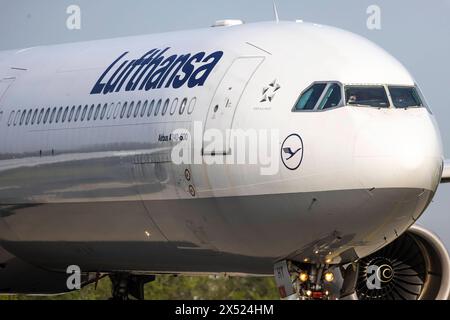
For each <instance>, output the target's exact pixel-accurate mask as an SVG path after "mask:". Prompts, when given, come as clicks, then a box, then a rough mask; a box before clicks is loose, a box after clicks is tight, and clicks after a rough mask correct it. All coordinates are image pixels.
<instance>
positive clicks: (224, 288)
mask: <svg viewBox="0 0 450 320" xmlns="http://www.w3.org/2000/svg"><path fill="white" fill-rule="evenodd" d="M110 296H111V281H110V280H109V278H103V279H101V280H100V281H99V283H98V285H97V288H95V285H94V284H90V285H88V286H86V287H84V288H83V289H81V290H80V291H76V292H71V293H68V294H63V295H54V296H25V295H10V296H0V300H30V299H35V300H107V299H108V298H110ZM145 298H146V299H148V300H177V299H188V300H194V299H195V300H209V299H218V300H222V299H231V300H253V299H263V300H264V299H279V295H278V291H277V289H276V286H275V281H274V280H273V278H272V277H264V278H260V277H258V278H256V277H212V276H210V277H208V276H196V277H188V276H177V277H176V276H170V275H161V276H157V277H156V280H155V281H153V282H150V283H148V284H147V285H146V286H145Z"/></svg>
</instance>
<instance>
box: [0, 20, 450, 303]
mask: <svg viewBox="0 0 450 320" xmlns="http://www.w3.org/2000/svg"><path fill="white" fill-rule="evenodd" d="M0 79H1V82H0V136H1V137H2V138H1V139H0V293H2V294H31V295H33V294H59V293H65V292H69V291H71V290H73V288H70V287H69V285H68V277H69V276H71V275H72V274H70V273H69V272H68V270H69V269H70V270H76V269H73V267H74V266H75V267H77V268H79V269H78V270H79V271H78V275H79V277H80V281H81V287H82V286H84V285H87V284H89V283H92V282H93V281H97V280H98V279H99V278H100V277H103V276H109V277H110V279H111V281H112V288H113V289H112V298H114V299H120V300H125V299H128V298H131V297H134V298H138V299H142V298H144V296H143V286H144V284H146V283H148V282H150V281H152V280H154V278H155V276H158V275H161V274H175V275H210V274H213V275H214V274H226V275H231V276H274V277H275V280H276V283H277V287H278V290H279V293H280V297H281V298H283V299H299V300H310V299H360V300H365V299H369V300H382V299H388V300H391V299H392V300H398V299H407V300H422V299H448V298H449V295H450V286H449V283H450V281H449V272H450V264H449V262H450V259H449V255H448V252H447V249H446V248H445V245H444V244H443V243H442V241H441V240H440V239H439V237H438V236H437V235H435V234H434V233H433V230H428V229H425V228H424V227H422V226H419V225H417V224H416V221H417V220H418V219H419V217H420V216H421V215H422V213H423V212H424V211H425V210H426V209H427V207H428V205H429V204H430V202H431V200H432V199H433V196H434V194H435V192H436V190H437V188H438V186H439V184H440V183H444V182H449V181H450V163H449V162H448V161H445V159H444V155H443V150H442V144H441V138H440V134H439V129H438V126H437V123H436V120H435V117H434V116H433V113H432V111H431V109H430V107H429V106H428V105H427V102H426V101H425V98H424V96H423V95H422V93H421V91H420V89H419V87H418V85H417V84H416V81H415V80H414V79H413V77H412V76H411V75H410V73H409V72H408V71H407V70H406V69H405V67H403V66H402V64H401V63H400V62H398V61H397V60H396V59H395V58H394V57H392V56H391V55H390V54H388V53H387V52H386V51H385V50H383V49H382V48H380V47H379V46H377V45H375V44H374V43H372V42H370V41H369V40H367V39H365V38H363V37H361V36H358V35H355V34H353V33H350V32H347V31H344V30H341V29H338V28H334V27H329V26H324V25H318V24H314V23H307V22H301V21H296V22H289V21H273V22H258V23H248V24H247V23H243V22H242V21H240V20H221V21H218V22H216V23H215V24H214V25H213V26H212V27H208V28H202V29H198V30H188V31H177V32H169V33H161V34H154V35H142V36H132V37H126V38H116V39H107V40H96V41H88V42H79V43H69V44H60V45H49V46H40V47H32V48H26V49H21V50H9V51H3V52H1V53H0ZM263 133H267V135H266V136H264V134H263ZM269 133H270V134H272V136H270V137H269V138H267V139H266V140H264V137H267V136H268V135H269ZM252 134H254V135H253V136H252ZM219 136H220V137H221V138H222V139H221V140H220V139H219V138H218V137H219ZM242 137H244V138H249V137H250V138H251V137H253V138H255V137H256V138H255V139H258V141H263V143H262V144H261V146H262V147H261V148H257V149H255V150H256V151H255V150H254V149H251V150H253V151H255V153H256V154H257V155H258V156H261V154H263V155H264V154H266V155H268V157H267V159H268V161H262V160H264V158H263V157H259V158H258V159H257V160H258V161H254V162H251V161H250V160H249V159H248V158H250V156H248V157H245V161H242V162H238V161H233V159H235V158H236V157H239V156H240V153H242V152H244V153H245V152H246V151H248V149H245V148H244V150H243V151H242V150H241V149H239V148H238V146H240V145H242V144H239V143H237V142H235V139H236V138H242ZM273 137H275V138H273ZM255 139H247V140H251V141H253V140H255ZM243 140H246V139H243ZM181 146H182V147H183V148H184V149H183V148H181ZM244 146H247V147H248V145H245V144H244ZM248 148H249V149H250V147H248ZM180 149H181V150H182V152H181V153H180V152H179V151H180ZM261 149H262V150H266V151H271V150H272V151H273V152H263V151H261ZM253 151H252V152H250V154H253ZM186 155H188V156H189V157H185V156H186ZM179 158H182V159H181V160H183V161H180V159H179ZM185 158H186V159H187V160H186V159H185ZM192 158H193V159H194V160H192ZM267 159H265V160H267ZM185 160H186V161H185Z"/></svg>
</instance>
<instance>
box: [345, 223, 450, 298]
mask: <svg viewBox="0 0 450 320" xmlns="http://www.w3.org/2000/svg"><path fill="white" fill-rule="evenodd" d="M350 268H351V269H352V271H350V272H347V271H349V270H350ZM345 273H346V274H347V275H349V276H350V277H349V279H353V280H351V281H352V282H353V283H352V285H351V286H352V287H353V290H352V291H353V294H352V296H353V299H359V300H446V299H449V295H450V259H449V255H448V252H447V250H446V248H445V247H444V245H443V243H442V242H441V240H440V239H439V238H438V237H437V236H436V235H435V234H433V233H432V232H430V231H428V230H427V229H425V228H423V227H419V226H412V227H411V228H410V229H409V230H408V231H406V232H405V233H404V234H403V235H401V236H400V237H399V238H398V239H397V240H395V241H394V242H392V243H390V244H389V245H387V246H385V247H384V248H382V249H380V250H379V251H377V252H374V253H373V254H371V255H369V256H367V257H365V258H363V259H361V260H359V262H358V263H357V264H356V265H352V266H349V267H348V268H347V270H346V272H345ZM349 273H350V274H349ZM345 282H347V281H344V287H347V288H348V286H349V283H348V282H347V283H345Z"/></svg>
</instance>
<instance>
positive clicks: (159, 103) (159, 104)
mask: <svg viewBox="0 0 450 320" xmlns="http://www.w3.org/2000/svg"><path fill="white" fill-rule="evenodd" d="M161 104H162V100H161V99H159V100H158V103H157V104H156V107H155V116H157V115H158V112H159V109H160V108H161Z"/></svg>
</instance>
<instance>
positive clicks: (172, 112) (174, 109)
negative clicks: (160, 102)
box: [170, 98, 178, 116]
mask: <svg viewBox="0 0 450 320" xmlns="http://www.w3.org/2000/svg"><path fill="white" fill-rule="evenodd" d="M177 107H178V98H175V99H174V100H173V101H172V106H171V107H170V115H171V116H172V115H173V114H174V113H175V111H177Z"/></svg>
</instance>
